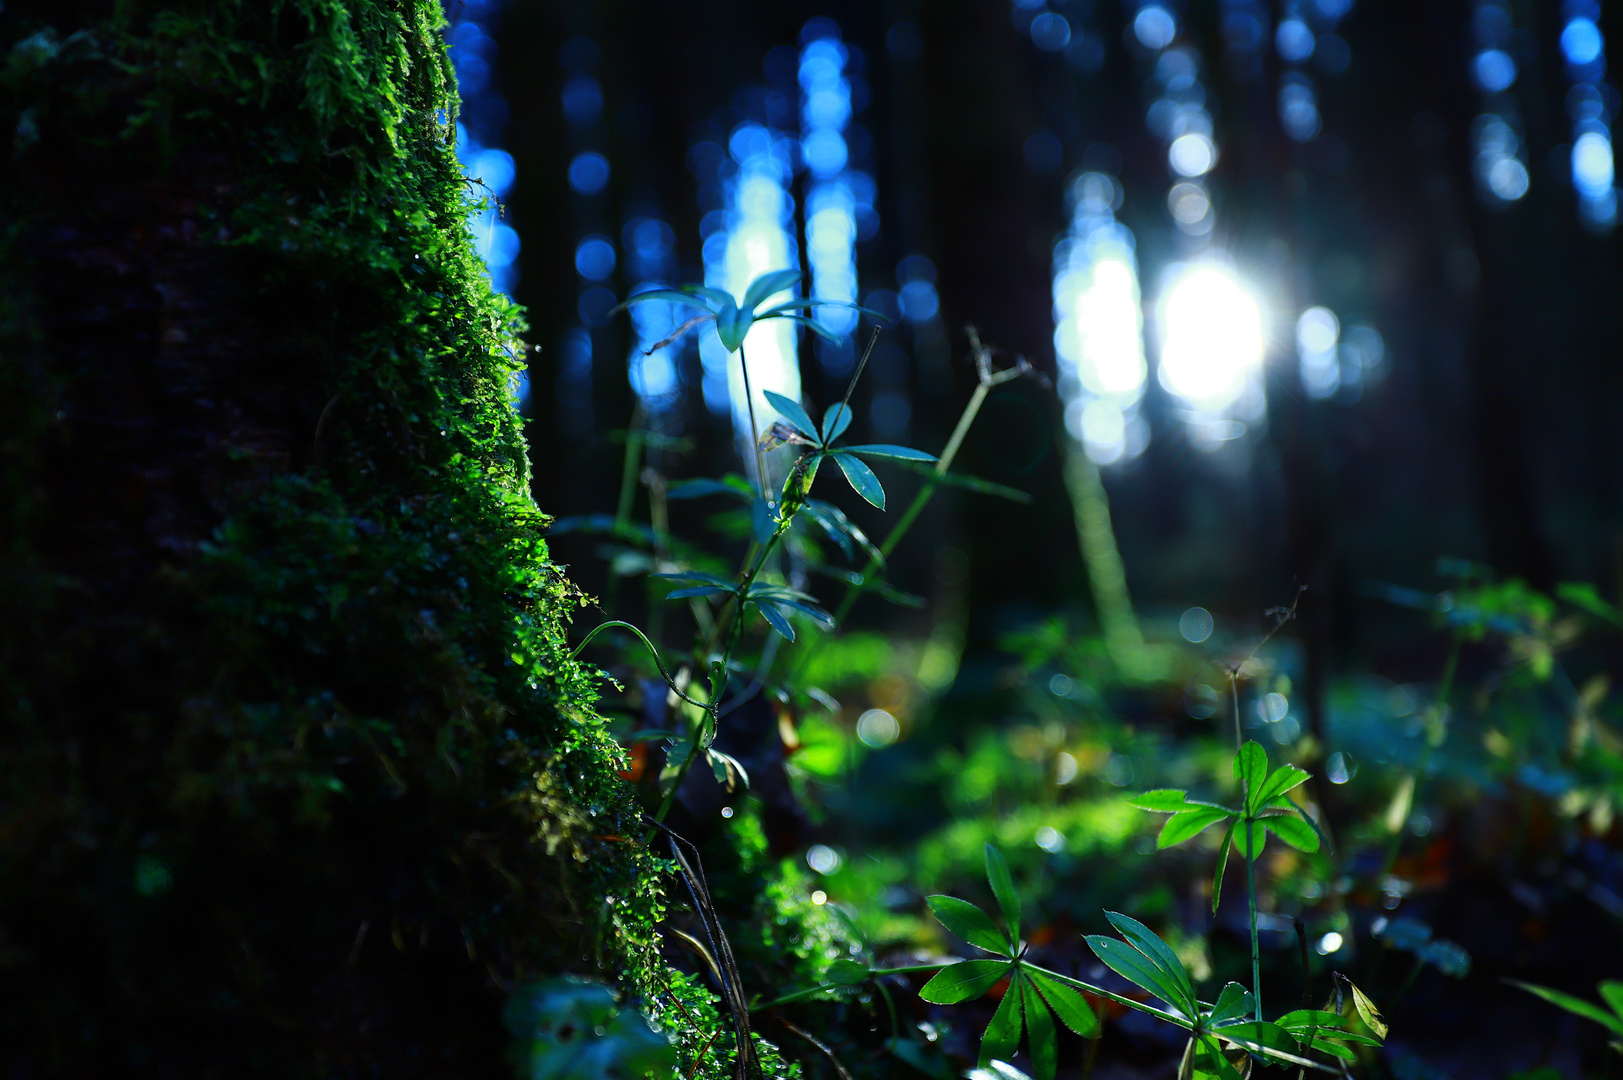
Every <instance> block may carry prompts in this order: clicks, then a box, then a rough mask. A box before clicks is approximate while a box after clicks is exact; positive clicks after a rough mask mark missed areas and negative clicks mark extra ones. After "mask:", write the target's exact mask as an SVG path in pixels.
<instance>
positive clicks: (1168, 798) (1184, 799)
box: [1127, 788, 1189, 814]
mask: <svg viewBox="0 0 1623 1080" xmlns="http://www.w3.org/2000/svg"><path fill="white" fill-rule="evenodd" d="M1127 802H1128V805H1129V806H1136V807H1138V808H1139V809H1140V810H1151V811H1154V812H1155V813H1158V814H1176V813H1180V812H1181V811H1184V810H1187V809H1189V793H1188V792H1187V791H1178V790H1176V789H1174V788H1157V789H1156V790H1154V791H1145V792H1141V793H1140V794H1138V795H1134V796H1133V797H1132V798H1131V799H1129V800H1127Z"/></svg>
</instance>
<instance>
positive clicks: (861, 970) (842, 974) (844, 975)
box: [827, 957, 868, 986]
mask: <svg viewBox="0 0 1623 1080" xmlns="http://www.w3.org/2000/svg"><path fill="white" fill-rule="evenodd" d="M827 975H828V981H829V982H837V983H839V984H840V985H841V986H855V985H857V983H860V982H863V981H865V980H866V979H867V978H868V965H867V964H859V963H857V962H856V961H855V960H847V959H845V958H844V957H841V958H840V959H838V960H836V961H834V962H833V963H832V964H830V965H829V966H828V972H827Z"/></svg>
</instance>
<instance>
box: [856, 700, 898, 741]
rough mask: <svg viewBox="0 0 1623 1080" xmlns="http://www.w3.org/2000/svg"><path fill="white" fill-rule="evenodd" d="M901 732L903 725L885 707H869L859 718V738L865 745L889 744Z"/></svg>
mask: <svg viewBox="0 0 1623 1080" xmlns="http://www.w3.org/2000/svg"><path fill="white" fill-rule="evenodd" d="M901 733H902V726H901V725H900V724H898V723H897V722H896V718H895V717H894V716H892V715H890V713H888V712H886V711H885V710H884V709H869V710H868V711H867V712H865V713H863V714H862V715H861V716H860V717H858V718H857V738H859V739H861V740H862V742H863V745H865V746H872V747H875V748H878V747H882V746H889V745H890V744H891V743H893V742H895V741H896V738H897V736H899V735H900V734H901Z"/></svg>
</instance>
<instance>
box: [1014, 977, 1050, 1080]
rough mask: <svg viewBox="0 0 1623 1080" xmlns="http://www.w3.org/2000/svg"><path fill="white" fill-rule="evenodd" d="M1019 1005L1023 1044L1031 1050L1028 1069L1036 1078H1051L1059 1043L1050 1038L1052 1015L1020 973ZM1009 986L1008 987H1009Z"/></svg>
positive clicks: (1041, 1079)
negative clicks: (1023, 1026)
mask: <svg viewBox="0 0 1623 1080" xmlns="http://www.w3.org/2000/svg"><path fill="white" fill-rule="evenodd" d="M1016 981H1017V982H1018V983H1019V984H1020V1005H1021V1008H1022V1009H1024V1011H1025V1014H1026V1045H1027V1047H1029V1048H1030V1050H1031V1068H1032V1071H1033V1072H1034V1073H1036V1076H1037V1080H1054V1073H1055V1071H1056V1070H1057V1069H1058V1067H1059V1042H1058V1040H1056V1039H1055V1038H1054V1017H1053V1015H1052V1014H1051V1013H1050V1012H1049V1011H1048V1006H1047V1005H1046V1004H1045V1003H1044V1002H1043V999H1042V997H1041V995H1039V994H1038V993H1037V988H1036V987H1035V986H1033V985H1031V980H1029V979H1027V978H1025V977H1024V975H1022V976H1021V977H1019V978H1018V979H1017V980H1016ZM1011 989H1012V987H1011Z"/></svg>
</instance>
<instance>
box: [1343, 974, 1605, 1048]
mask: <svg viewBox="0 0 1623 1080" xmlns="http://www.w3.org/2000/svg"><path fill="white" fill-rule="evenodd" d="M1341 981H1342V982H1344V983H1346V984H1347V989H1349V990H1351V991H1352V999H1353V1008H1355V1009H1357V1010H1358V1017H1359V1019H1361V1020H1362V1021H1364V1026H1365V1027H1367V1028H1369V1030H1370V1031H1371V1032H1373V1033H1374V1035H1375V1037H1376V1038H1377V1039H1384V1038H1386V1018H1385V1017H1384V1016H1382V1015H1381V1010H1379V1009H1377V1008H1376V1007H1375V1003H1374V1002H1373V1001H1371V1000H1370V999H1369V997H1368V995H1366V994H1365V993H1364V992H1363V991H1362V990H1360V989H1358V987H1356V986H1354V985H1353V981H1352V980H1351V979H1349V978H1346V977H1345V976H1343V977H1342V979H1341ZM1527 988H1528V989H1529V990H1532V989H1533V988H1532V987H1531V986H1528V987H1527ZM1533 992H1534V993H1538V991H1536V990H1534V991H1533ZM1540 996H1543V995H1540ZM1547 1000H1548V999H1547ZM1572 1000H1573V1001H1577V1000H1578V999H1577V998H1573V999H1572ZM1579 1004H1580V1005H1583V1004H1587V1002H1579ZM1590 1007H1591V1008H1593V1006H1590ZM1596 1011H1597V1012H1599V1011H1600V1010H1598V1009H1597V1010H1596ZM1601 1015H1602V1016H1605V1015H1606V1014H1605V1013H1601ZM1602 1023H1605V1021H1602ZM1618 1023H1619V1025H1620V1026H1618V1027H1615V1028H1613V1029H1612V1030H1614V1031H1616V1032H1617V1033H1618V1034H1620V1035H1623V1021H1618Z"/></svg>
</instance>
